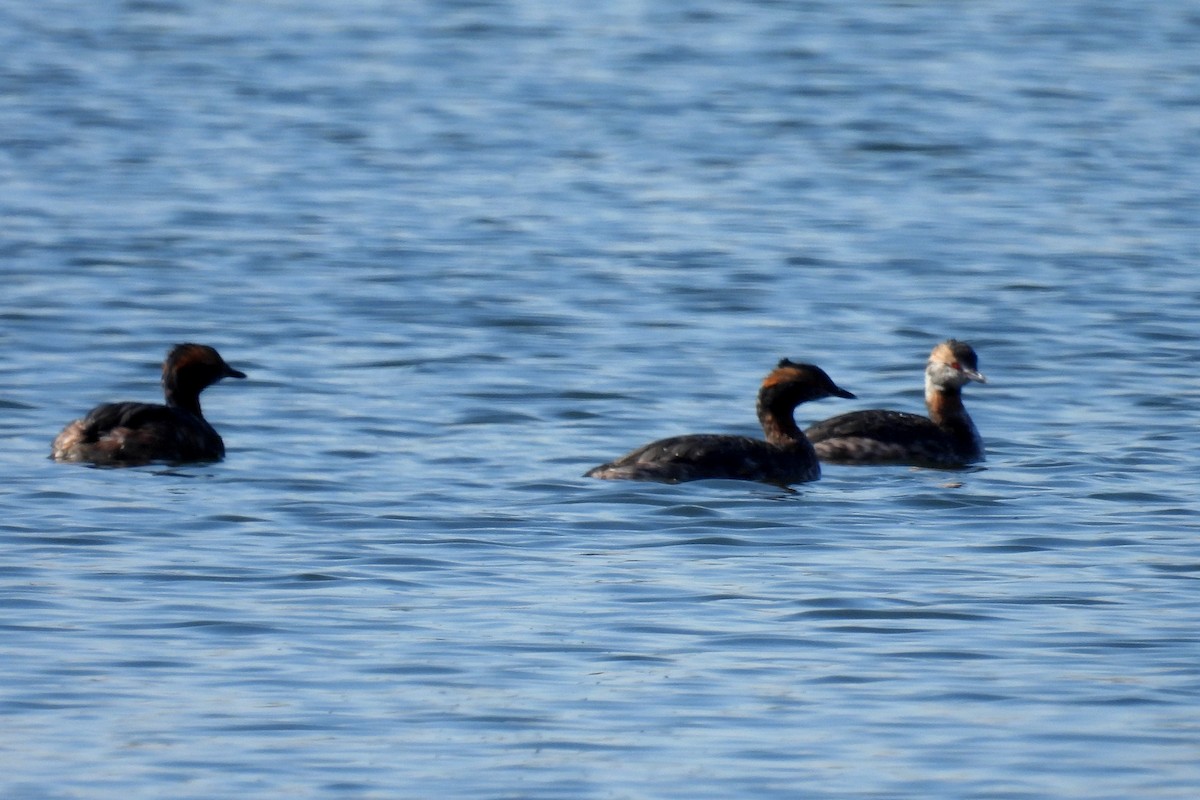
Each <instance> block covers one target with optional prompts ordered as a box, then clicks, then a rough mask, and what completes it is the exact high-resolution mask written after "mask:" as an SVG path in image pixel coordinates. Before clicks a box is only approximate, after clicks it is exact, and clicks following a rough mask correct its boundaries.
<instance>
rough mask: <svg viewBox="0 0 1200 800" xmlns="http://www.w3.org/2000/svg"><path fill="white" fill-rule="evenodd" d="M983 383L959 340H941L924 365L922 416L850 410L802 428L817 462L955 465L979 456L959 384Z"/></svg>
mask: <svg viewBox="0 0 1200 800" xmlns="http://www.w3.org/2000/svg"><path fill="white" fill-rule="evenodd" d="M970 381H977V382H979V383H987V379H986V378H984V377H983V375H982V373H980V372H979V359H978V358H977V357H976V355H975V351H974V350H973V349H972V348H971V346H970V345H969V344H967V343H965V342H960V341H958V340H957V339H947V340H946V341H944V342H941V343H940V344H938V345H937V346H936V347H934V348H933V352H931V353H930V354H929V361H928V363H927V364H926V365H925V406H926V408H927V409H928V410H929V416H928V417H922V416H920V415H919V414H908V413H905V412H902V411H884V410H877V411H852V412H850V413H849V414H842V415H840V416H837V417H833V418H831V419H827V420H825V421H824V422H818V423H817V424H815V425H813V426H812V427H810V428H809V429H808V430H806V431H805V432H804V434H805V435H806V436H807V437H808V439H809V441H811V442H812V444H813V449H815V450H816V452H817V456H818V457H819V458H820V459H821V460H822V461H827V462H830V463H840V464H908V465H913V466H932V467H959V466H966V465H968V464H973V463H975V462H978V461H982V460H983V458H984V454H983V440H982V439H981V438H980V436H979V431H978V430H976V429H975V423H973V422H972V421H971V417H970V415H968V414H967V409H966V407H965V406H963V401H962V388H963V386H965V385H966V384H967V383H969V382H970Z"/></svg>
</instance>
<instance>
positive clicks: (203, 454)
mask: <svg viewBox="0 0 1200 800" xmlns="http://www.w3.org/2000/svg"><path fill="white" fill-rule="evenodd" d="M244 377H246V374H245V373H244V372H239V371H238V370H236V369H234V368H233V367H231V366H229V365H228V364H226V363H225V360H224V359H223V358H221V356H220V354H219V353H217V351H216V350H214V349H213V348H211V347H209V346H207V345H203V344H179V345H175V347H173V348H172V349H171V352H169V353H168V354H167V359H166V361H164V362H163V369H162V385H163V395H164V397H165V399H166V405H159V404H157V403H106V404H104V405H100V406H96V407H95V408H93V409H92V410H91V411H89V412H88V414H87V416H85V417H83V418H82V419H77V420H75V421H74V422H72V423H71V424H69V425H67V427H65V428H63V430H62V433H60V434H58V437H57V438H55V440H54V444H53V445H52V446H51V453H50V455H51V457H52V458H54V459H55V460H57V461H90V462H93V463H96V464H108V465H132V464H145V463H148V462H151V461H174V462H183V461H215V460H217V459H219V458H222V457H223V456H224V455H225V443H224V442H223V441H221V437H220V435H219V434H218V433H217V432H216V430H214V429H213V426H212V425H209V424H208V420H206V419H204V415H203V414H202V413H201V412H200V393H201V392H202V391H204V389H205V388H206V387H208V386H210V385H212V384H214V383H216V382H217V381H219V380H221V379H222V378H244Z"/></svg>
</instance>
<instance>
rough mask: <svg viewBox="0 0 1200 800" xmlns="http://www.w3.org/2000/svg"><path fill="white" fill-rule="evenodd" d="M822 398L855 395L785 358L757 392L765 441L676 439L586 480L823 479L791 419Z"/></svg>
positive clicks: (654, 444) (630, 456)
mask: <svg viewBox="0 0 1200 800" xmlns="http://www.w3.org/2000/svg"><path fill="white" fill-rule="evenodd" d="M823 397H849V398H853V397H854V395H852V394H850V392H848V391H846V390H845V389H842V388H840V387H838V386H837V385H836V384H835V383H834V382H833V380H832V379H831V378H830V377H829V376H828V375H826V374H825V372H824V371H823V370H821V368H820V367H816V366H814V365H812V364H796V363H793V362H791V361H788V360H787V359H786V358H785V359H784V360H782V361H780V362H779V365H778V366H777V367H776V368H775V369H774V370H772V372H771V374H769V375H767V377H766V379H764V380H763V383H762V388H761V389H759V392H758V421H759V422H760V423H762V429H763V433H764V434H765V435H766V441H763V440H761V439H752V438H750V437H748V436H730V435H723V434H693V435H690V436H673V437H671V438H669V439H660V440H658V441H657V442H651V443H650V444H648V445H645V446H644V447H639V448H638V449H637V450H634V451H633V452H631V453H629V454H627V455H624V456H622V457H621V458H618V459H617V460H616V461H612V462H609V463H608V464H601V465H600V466H598V467H595V468H593V469H591V470H588V472H587V473H586V474H585V477H589V478H604V479H609V480H612V479H625V480H642V481H662V482H665V483H680V482H682V481H694V480H701V479H704V478H730V479H734V480H744V481H764V482H767V483H776V484H781V485H787V484H790V483H804V482H806V481H815V480H816V479H817V478H819V477H821V465H820V464H819V463H818V462H817V457H816V454H815V453H814V452H813V448H812V445H810V444H809V443H808V439H806V438H804V434H803V433H801V432H800V428H799V427H797V426H796V421H795V419H794V417H793V416H792V415H793V412H794V411H795V409H796V406H798V405H799V404H800V403H805V402H808V401H809V400H820V399H821V398H823Z"/></svg>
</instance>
